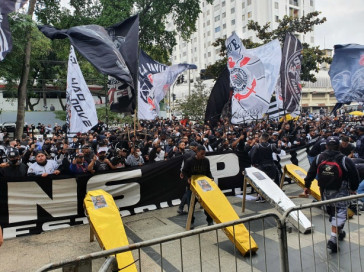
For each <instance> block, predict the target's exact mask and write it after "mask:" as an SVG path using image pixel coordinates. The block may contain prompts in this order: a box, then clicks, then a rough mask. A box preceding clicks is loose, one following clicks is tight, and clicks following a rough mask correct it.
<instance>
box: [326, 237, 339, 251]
mask: <svg viewBox="0 0 364 272" xmlns="http://www.w3.org/2000/svg"><path fill="white" fill-rule="evenodd" d="M327 248H328V249H330V250H331V252H332V253H336V252H337V244H336V243H334V242H333V241H331V240H329V241H328V242H327Z"/></svg>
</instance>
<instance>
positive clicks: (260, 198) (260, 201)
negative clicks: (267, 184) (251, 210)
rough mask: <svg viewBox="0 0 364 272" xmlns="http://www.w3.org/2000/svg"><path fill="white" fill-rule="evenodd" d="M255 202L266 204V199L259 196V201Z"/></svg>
mask: <svg viewBox="0 0 364 272" xmlns="http://www.w3.org/2000/svg"><path fill="white" fill-rule="evenodd" d="M255 202H257V203H264V202H265V199H264V198H263V197H262V196H261V195H259V196H258V197H257V199H256V200H255Z"/></svg>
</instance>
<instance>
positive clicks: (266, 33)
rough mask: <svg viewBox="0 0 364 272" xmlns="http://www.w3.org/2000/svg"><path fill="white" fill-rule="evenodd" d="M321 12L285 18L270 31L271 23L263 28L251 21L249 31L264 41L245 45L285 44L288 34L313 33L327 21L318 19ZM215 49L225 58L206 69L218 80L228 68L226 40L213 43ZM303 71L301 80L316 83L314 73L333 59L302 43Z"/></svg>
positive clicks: (249, 46)
mask: <svg viewBox="0 0 364 272" xmlns="http://www.w3.org/2000/svg"><path fill="white" fill-rule="evenodd" d="M319 15H320V12H317V11H315V12H311V13H308V14H307V15H306V16H302V17H301V18H294V17H288V16H284V17H283V19H281V20H279V25H278V27H277V28H276V29H273V30H270V29H271V28H270V23H269V22H268V23H266V24H265V25H263V26H260V25H259V24H258V23H257V22H254V21H249V23H248V29H249V30H254V31H255V32H256V36H257V37H258V38H259V39H260V40H261V41H262V43H261V44H259V43H253V42H252V41H251V40H249V39H244V40H242V41H243V44H244V46H245V47H246V48H248V49H249V48H255V47H258V46H260V45H262V44H265V43H268V42H270V41H272V40H274V39H278V40H279V41H280V42H281V43H282V44H283V42H284V38H285V35H286V33H287V32H291V33H303V34H306V33H307V32H310V31H313V28H314V26H315V25H319V24H323V23H324V22H325V21H326V18H325V17H323V18H322V19H320V18H318V16H319ZM213 46H214V47H217V48H219V47H220V53H219V55H220V56H221V57H222V58H223V59H221V60H218V61H217V62H216V63H214V64H212V65H210V66H208V67H207V69H206V73H208V74H211V75H213V76H214V78H215V79H217V78H218V77H219V75H220V73H221V72H222V71H223V69H224V68H225V67H226V63H227V57H226V47H225V39H217V40H216V41H215V42H214V43H213ZM302 47H303V50H302V56H303V60H302V70H301V80H303V81H311V82H315V81H316V80H317V79H316V77H315V75H314V74H312V71H314V72H318V71H319V65H318V64H321V63H323V62H328V63H330V62H331V58H328V57H325V54H324V52H323V51H322V50H320V49H319V47H318V46H317V47H310V46H309V45H308V44H307V43H302Z"/></svg>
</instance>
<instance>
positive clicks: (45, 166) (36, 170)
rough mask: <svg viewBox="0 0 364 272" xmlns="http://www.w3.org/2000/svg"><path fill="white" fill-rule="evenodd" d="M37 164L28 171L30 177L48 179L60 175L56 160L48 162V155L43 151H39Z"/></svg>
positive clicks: (36, 158)
mask: <svg viewBox="0 0 364 272" xmlns="http://www.w3.org/2000/svg"><path fill="white" fill-rule="evenodd" d="M35 161H36V162H35V163H33V164H32V165H31V166H30V167H29V169H28V176H34V175H35V176H42V177H46V176H48V175H50V174H54V175H59V174H60V173H61V172H60V171H59V170H58V164H57V162H56V161H54V160H47V157H46V154H45V153H44V152H43V151H38V153H37V155H36V156H35Z"/></svg>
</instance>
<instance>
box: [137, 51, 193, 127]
mask: <svg viewBox="0 0 364 272" xmlns="http://www.w3.org/2000/svg"><path fill="white" fill-rule="evenodd" d="M187 69H197V67H196V65H193V64H187V63H183V64H176V65H172V66H167V65H164V64H161V63H159V62H157V61H155V60H153V59H152V58H151V57H150V56H148V55H147V54H146V53H145V52H143V51H141V53H140V56H139V88H138V93H139V95H138V118H139V119H142V120H153V119H154V118H155V117H157V116H158V115H159V110H160V109H159V102H160V101H161V100H162V99H163V98H164V96H165V95H166V94H167V93H168V91H169V89H170V87H171V85H172V84H173V83H174V82H175V81H176V79H177V77H178V76H179V75H180V74H181V73H183V72H184V71H185V70H187Z"/></svg>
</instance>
